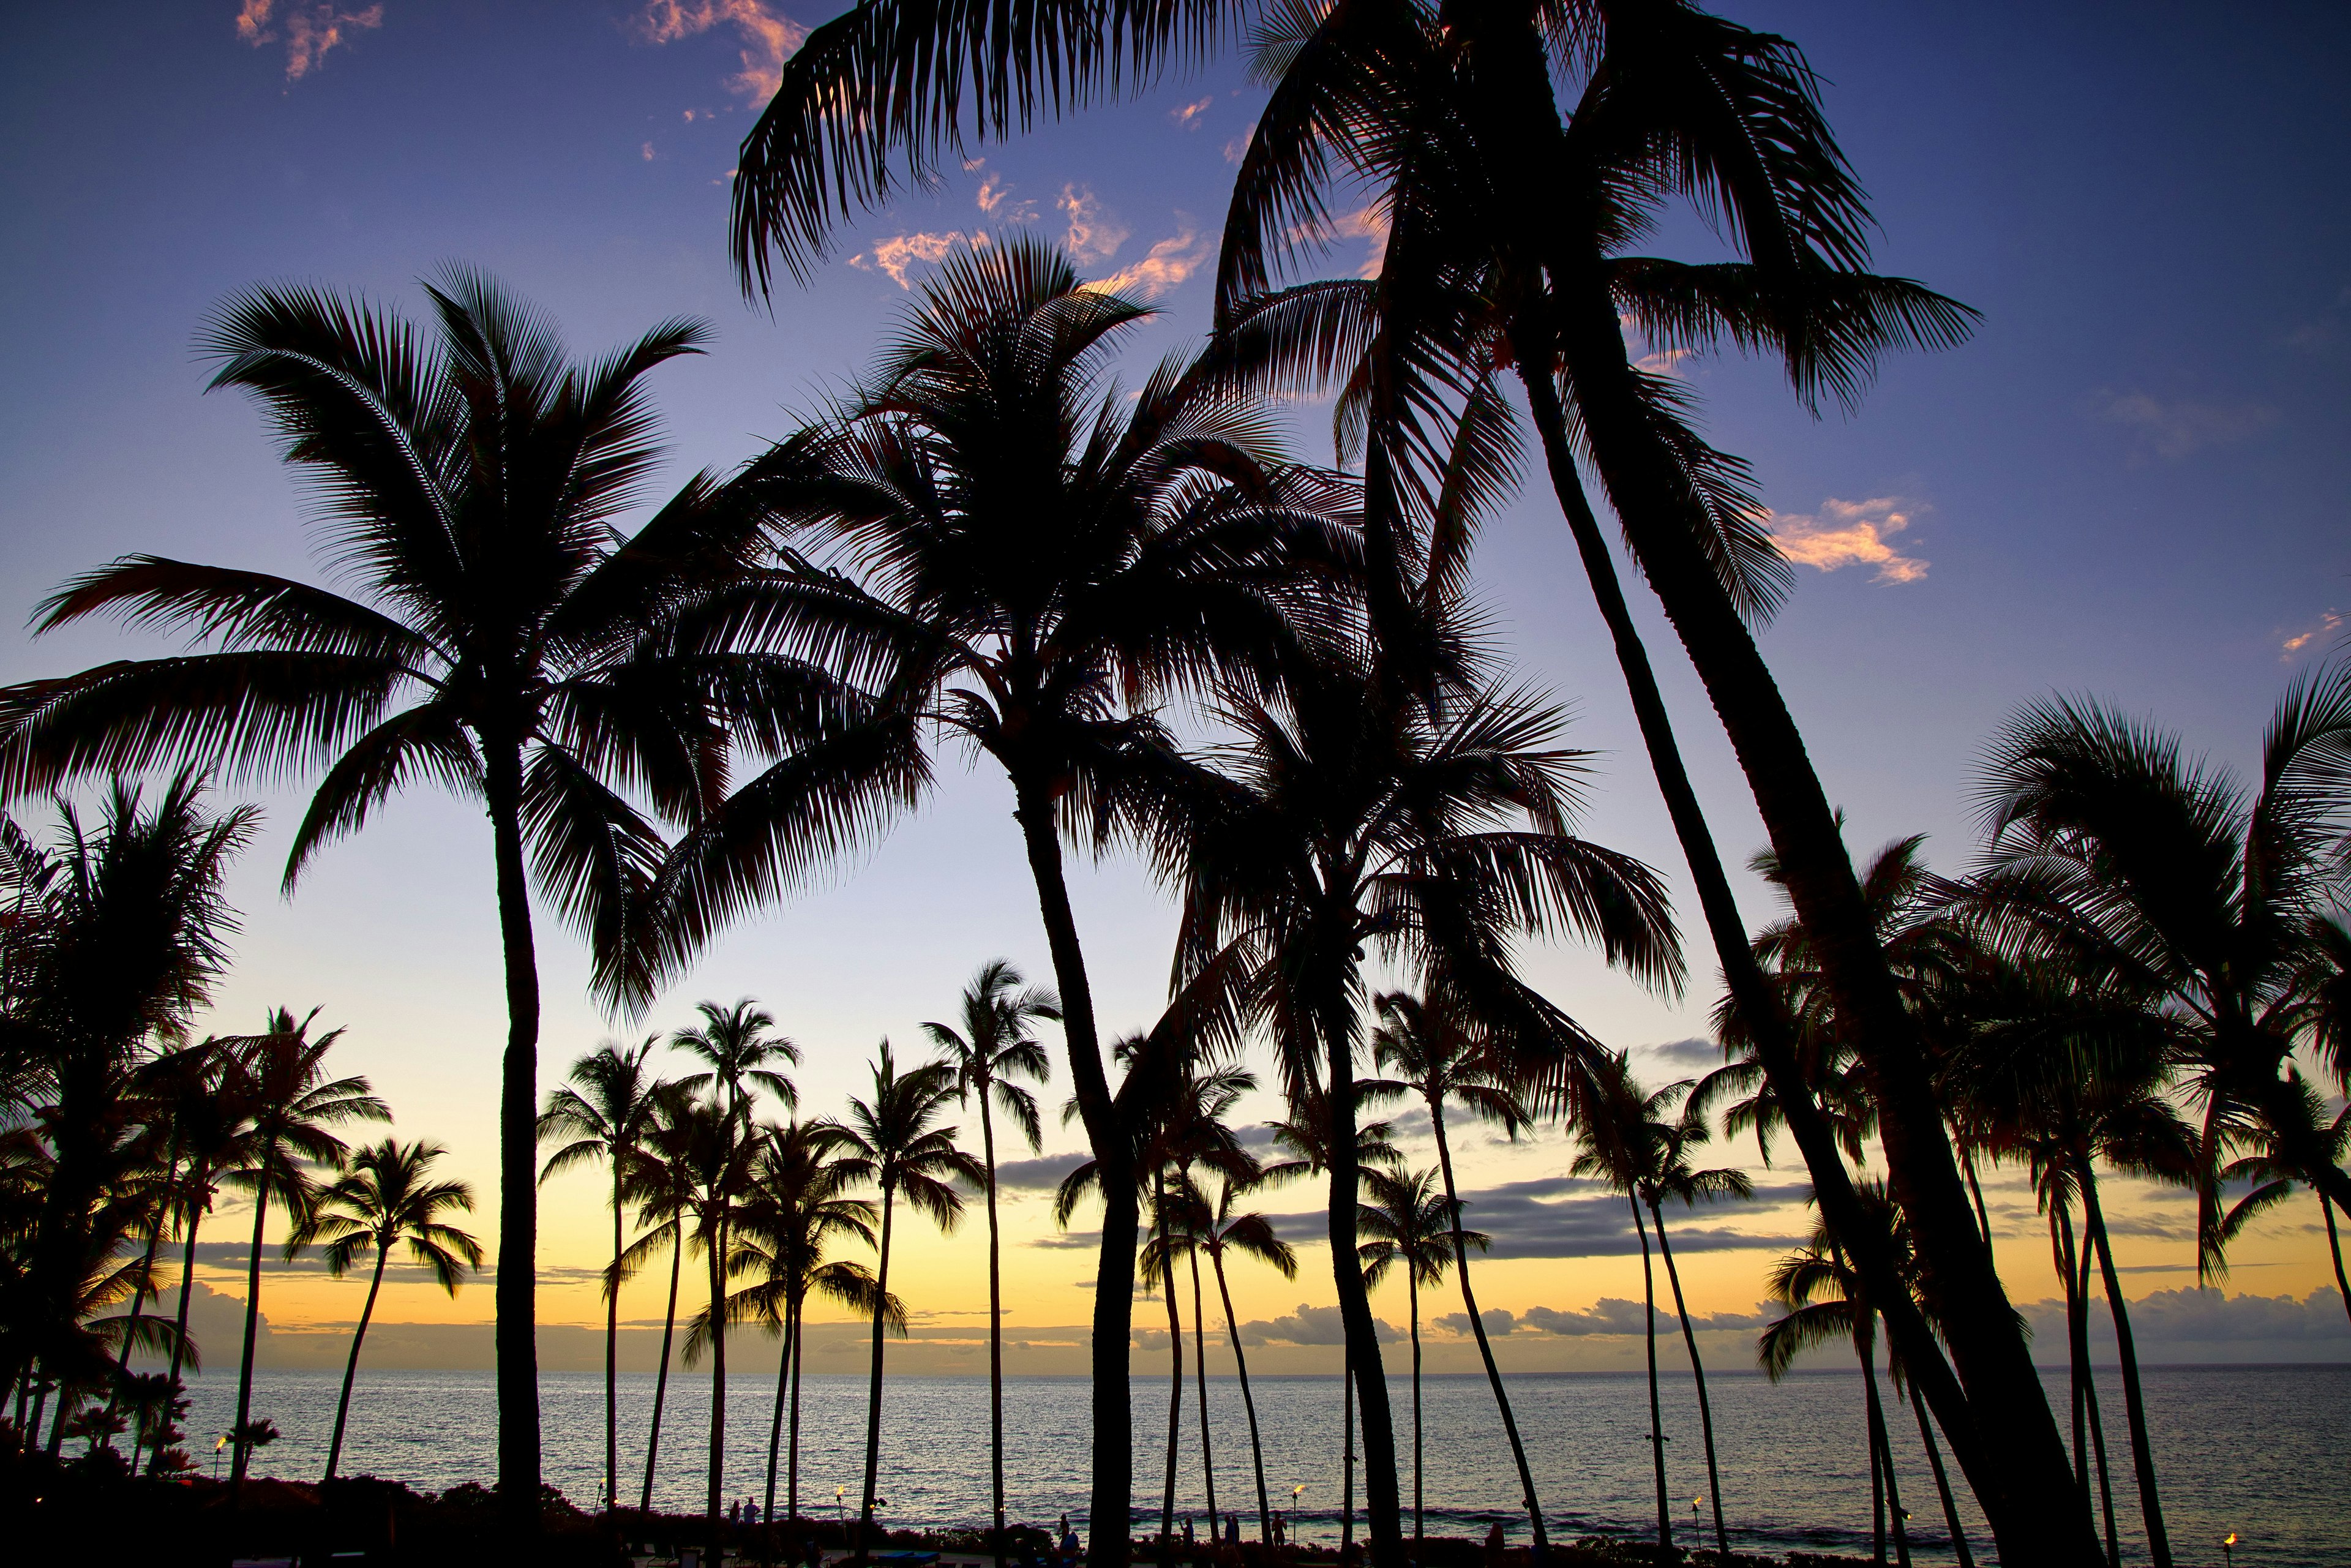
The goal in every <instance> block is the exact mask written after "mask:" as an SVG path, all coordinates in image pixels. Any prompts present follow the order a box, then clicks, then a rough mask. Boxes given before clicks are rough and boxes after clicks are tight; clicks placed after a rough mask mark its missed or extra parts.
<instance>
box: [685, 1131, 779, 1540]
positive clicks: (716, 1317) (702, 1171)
mask: <svg viewBox="0 0 2351 1568" xmlns="http://www.w3.org/2000/svg"><path fill="white" fill-rule="evenodd" d="M676 1129H677V1133H678V1134H679V1135H680V1138H681V1142H682V1145H683V1160H682V1164H683V1165H684V1187H683V1189H682V1191H681V1194H680V1197H681V1198H682V1200H683V1202H682V1205H681V1207H680V1209H679V1211H678V1215H677V1221H678V1223H679V1224H680V1225H681V1226H689V1225H690V1228H689V1229H688V1230H687V1231H686V1232H685V1234H684V1235H682V1236H681V1237H680V1238H679V1241H678V1242H677V1243H674V1244H673V1245H679V1244H683V1243H684V1241H686V1240H691V1241H692V1242H693V1243H694V1245H695V1247H696V1248H698V1249H700V1250H701V1252H702V1258H703V1263H704V1265H705V1272H706V1274H707V1277H708V1284H709V1296H708V1301H707V1304H706V1305H705V1307H704V1308H703V1310H702V1311H701V1312H697V1313H695V1316H694V1318H693V1320H692V1321H691V1322H689V1323H688V1324H687V1326H686V1335H685V1364H686V1365H688V1366H692V1365H693V1364H695V1361H696V1360H697V1359H699V1358H700V1356H701V1354H702V1352H703V1351H704V1350H705V1349H707V1350H708V1351H709V1352H710V1447H709V1453H708V1458H707V1468H706V1473H705V1489H704V1498H703V1522H704V1524H705V1527H706V1528H707V1529H708V1530H709V1531H710V1542H711V1550H712V1552H716V1551H717V1550H718V1513H719V1510H720V1507H721V1506H722V1503H723V1500H724V1495H725V1492H726V1330H727V1327H728V1325H729V1324H730V1323H732V1322H734V1321H735V1310H734V1306H733V1301H734V1294H733V1292H732V1291H729V1290H728V1289H727V1285H726V1281H729V1280H731V1279H733V1278H734V1277H735V1276H736V1275H737V1274H738V1273H741V1272H743V1271H745V1270H747V1269H749V1268H750V1267H752V1266H753V1260H752V1259H751V1258H750V1257H748V1256H747V1254H745V1253H744V1252H742V1250H741V1249H739V1248H738V1247H737V1244H736V1239H735V1235H734V1222H735V1211H736V1209H737V1207H739V1206H740V1205H741V1204H742V1202H743V1201H744V1199H745V1198H747V1197H748V1196H749V1195H750V1191H751V1185H752V1182H753V1179H754V1174H755V1171H756V1169H757V1163H758V1156H759V1148H760V1145H761V1143H762V1141H763V1140H762V1139H761V1137H760V1136H759V1135H758V1134H756V1133H755V1132H754V1131H753V1130H752V1129H751V1128H750V1127H749V1126H748V1125H747V1124H746V1123H745V1122H744V1121H743V1120H742V1119H741V1118H739V1117H738V1116H737V1115H736V1113H735V1111H734V1107H733V1106H732V1105H730V1104H728V1103H726V1102H725V1101H722V1100H718V1099H716V1098H714V1099H710V1100H704V1099H701V1098H699V1097H694V1098H690V1099H687V1100H686V1101H685V1102H684V1107H683V1109H682V1111H681V1112H680V1113H679V1115H678V1119H677V1124H676Z"/></svg>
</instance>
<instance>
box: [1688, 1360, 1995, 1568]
mask: <svg viewBox="0 0 2351 1568" xmlns="http://www.w3.org/2000/svg"><path fill="white" fill-rule="evenodd" d="M1910 1413H1911V1414H1912V1415H1914V1416H1917V1417H1918V1441H1919V1442H1920V1443H1921V1444H1923V1445H1924V1446H1925V1448H1926V1449H1927V1468H1928V1469H1930V1470H1932V1471H1934V1472H1935V1495H1936V1497H1937V1498H1938V1500H1940V1501H1941V1503H1942V1505H1943V1524H1944V1527H1945V1528H1947V1529H1948V1530H1949V1531H1950V1532H1951V1552H1952V1554H1953V1555H1954V1556H1956V1557H1957V1558H1958V1559H1959V1568H1976V1558H1975V1553H1974V1552H1970V1551H1969V1550H1968V1531H1967V1527H1966V1526H1965V1525H1962V1524H1961V1523H1960V1522H1959V1499H1958V1498H1956V1497H1954V1496H1952V1495H1951V1478H1950V1476H1949V1474H1947V1473H1946V1472H1945V1471H1944V1469H1943V1451H1942V1449H1940V1448H1938V1447H1937V1446H1936V1444H1935V1423H1934V1422H1933V1420H1932V1419H1930V1418H1929V1417H1928V1415H1927V1400H1926V1397H1925V1396H1923V1395H1921V1394H1920V1393H1919V1392H1918V1385H1917V1383H1916V1382H1915V1381H1914V1382H1912V1384H1911V1385H1910ZM1726 1561H1728V1559H1726Z"/></svg>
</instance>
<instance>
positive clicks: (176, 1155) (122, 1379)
mask: <svg viewBox="0 0 2351 1568" xmlns="http://www.w3.org/2000/svg"><path fill="white" fill-rule="evenodd" d="M179 1179H180V1149H179V1141H178V1139H177V1138H176V1137H175V1138H174V1139H173V1140H172V1157H171V1159H170V1160H169V1161H168V1162H167V1163H166V1166H165V1168H164V1173H163V1200H162V1204H161V1205H160V1206H159V1207H157V1209H156V1211H155V1223H154V1224H153V1225H152V1226H150V1227H148V1228H147V1251H146V1253H145V1255H144V1256H143V1257H141V1259H140V1260H139V1277H138V1280H137V1281H136V1282H135V1283H134V1284H133V1286H132V1288H131V1311H130V1312H129V1314H128V1315H129V1317H130V1320H131V1321H130V1322H129V1323H128V1324H127V1325H125V1327H124V1329H123V1333H122V1348H121V1350H120V1353H119V1354H117V1355H116V1356H115V1358H114V1367H115V1371H116V1372H118V1373H119V1374H120V1376H119V1377H118V1378H117V1379H116V1380H115V1385H114V1391H113V1392H112V1393H111V1394H109V1395H108V1396H107V1397H106V1407H107V1409H108V1410H109V1411H110V1412H111V1411H113V1410H116V1409H119V1408H120V1406H121V1403H122V1393H123V1390H124V1388H125V1387H127V1386H128V1385H129V1383H130V1380H131V1351H132V1349H133V1347H135V1346H136V1345H137V1344H138V1343H139V1319H140V1317H141V1309H142V1308H144V1307H145V1306H146V1304H147V1298H148V1297H149V1296H151V1295H152V1296H153V1297H155V1298H156V1299H157V1300H158V1301H161V1300H162V1296H163V1292H162V1290H161V1289H160V1288H158V1287H157V1286H156V1284H155V1254H156V1253H157V1252H159V1251H161V1250H162V1246H163V1229H164V1227H165V1226H166V1225H168V1224H169V1223H170V1222H171V1215H172V1196H171V1195H172V1185H173V1184H174V1183H176V1182H177V1181H178V1180H179ZM100 1440H101V1441H102V1442H103V1443H104V1444H105V1446H106V1447H107V1448H113V1447H114V1439H113V1438H112V1437H104V1438H102V1439H100ZM138 1458H139V1445H138V1443H137V1442H136V1441H133V1442H132V1444H131V1466H132V1469H137V1467H138Z"/></svg>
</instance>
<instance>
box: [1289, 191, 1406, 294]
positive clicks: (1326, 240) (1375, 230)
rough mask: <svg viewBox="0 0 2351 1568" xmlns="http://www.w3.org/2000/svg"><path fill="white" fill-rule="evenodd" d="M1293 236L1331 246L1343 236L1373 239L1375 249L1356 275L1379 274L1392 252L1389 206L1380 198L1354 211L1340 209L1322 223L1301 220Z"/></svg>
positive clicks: (1297, 240)
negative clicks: (1385, 206)
mask: <svg viewBox="0 0 2351 1568" xmlns="http://www.w3.org/2000/svg"><path fill="white" fill-rule="evenodd" d="M1343 239H1361V240H1369V241H1370V242H1371V251H1370V253H1369V255H1368V256H1366V257H1365V258H1364V264H1363V265H1362V266H1361V267H1357V268H1356V269H1355V276H1356V277H1378V276H1379V275H1380V267H1381V265H1382V264H1383V263H1384V262H1385V261H1386V259H1387V254H1388V214H1387V209H1385V208H1384V207H1383V206H1381V205H1380V204H1378V203H1377V202H1370V203H1366V204H1364V205H1363V206H1360V207H1357V208H1356V209H1355V210H1354V211H1353V212H1352V213H1340V214H1336V215H1335V216H1332V217H1327V218H1324V219H1322V221H1321V222H1320V223H1312V224H1301V225H1298V226H1297V227H1295V228H1293V229H1291V230H1290V243H1291V244H1293V245H1311V246H1316V247H1317V248H1320V249H1328V248H1329V247H1330V246H1332V244H1334V243H1335V242H1337V241H1339V240H1343Z"/></svg>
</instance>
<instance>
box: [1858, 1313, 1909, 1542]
mask: <svg viewBox="0 0 2351 1568" xmlns="http://www.w3.org/2000/svg"><path fill="white" fill-rule="evenodd" d="M1863 1371H1864V1373H1865V1375H1866V1376H1867V1377H1868V1379H1869V1426H1870V1440H1871V1441H1872V1442H1874V1443H1876V1445H1877V1464H1878V1469H1879V1472H1880V1473H1881V1474H1883V1475H1884V1476H1885V1478H1886V1516H1887V1522H1888V1523H1889V1524H1890V1525H1891V1526H1892V1528H1893V1531H1894V1561H1895V1562H1896V1563H1897V1564H1898V1565H1899V1568H1910V1526H1909V1522H1908V1521H1909V1516H1908V1515H1907V1514H1906V1513H1904V1512H1903V1511H1902V1481H1901V1479H1900V1478H1899V1477H1897V1476H1896V1474H1895V1473H1894V1441H1893V1433H1892V1431H1891V1429H1890V1428H1889V1427H1887V1426H1886V1405H1885V1402H1884V1401H1883V1400H1881V1399H1880V1398H1879V1397H1878V1395H1877V1358H1876V1355H1875V1354H1872V1355H1871V1356H1870V1358H1869V1360H1868V1361H1867V1362H1866V1363H1865V1364H1864V1366H1863ZM1884 1550H1885V1548H1884V1546H1883V1544H1882V1543H1881V1545H1880V1546H1879V1551H1880V1552H1884Z"/></svg>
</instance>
